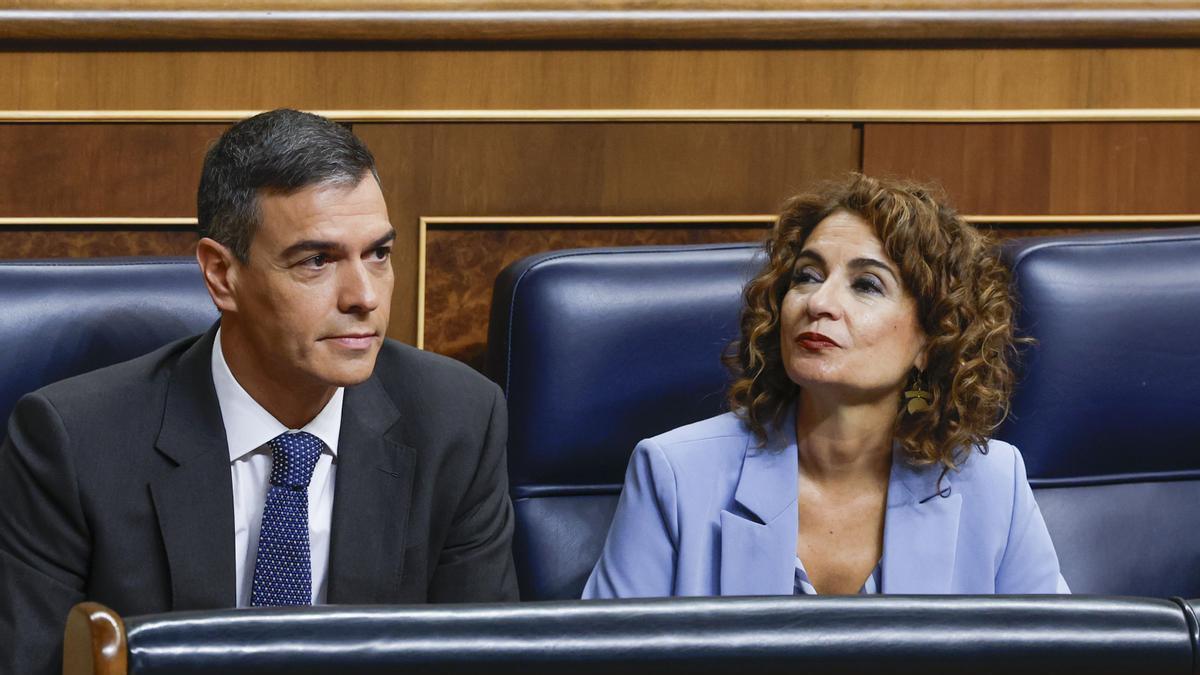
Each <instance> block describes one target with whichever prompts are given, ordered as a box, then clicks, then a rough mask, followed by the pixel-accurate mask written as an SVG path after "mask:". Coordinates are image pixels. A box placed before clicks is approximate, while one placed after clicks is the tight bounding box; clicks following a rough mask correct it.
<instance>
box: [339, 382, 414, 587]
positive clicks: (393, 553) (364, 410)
mask: <svg viewBox="0 0 1200 675" xmlns="http://www.w3.org/2000/svg"><path fill="white" fill-rule="evenodd" d="M399 419H400V413H399V411H398V410H397V408H396V406H395V404H394V403H393V402H392V400H391V398H390V397H389V396H388V394H387V392H386V391H384V389H383V385H381V384H380V383H379V380H378V378H377V377H375V376H372V377H371V378H370V379H369V380H367V381H366V382H364V383H363V384H361V385H357V386H355V387H349V388H347V389H346V398H345V402H344V403H343V406H342V430H341V437H340V439H339V440H338V460H337V481H336V485H335V487H334V499H333V527H332V529H331V534H330V542H329V587H328V593H327V596H328V597H327V599H328V601H329V602H330V603H331V604H333V603H337V604H378V603H387V602H398V601H399V599H400V598H399V591H400V575H401V573H402V571H403V563H404V549H405V537H406V534H407V526H408V516H409V507H410V503H411V501H412V493H413V479H414V476H415V473H416V452H415V451H414V450H413V449H412V448H411V447H409V446H408V445H406V444H405V443H404V442H403V441H402V440H401V439H400V438H399V430H398V427H399V425H398V424H397V423H398V421H399Z"/></svg>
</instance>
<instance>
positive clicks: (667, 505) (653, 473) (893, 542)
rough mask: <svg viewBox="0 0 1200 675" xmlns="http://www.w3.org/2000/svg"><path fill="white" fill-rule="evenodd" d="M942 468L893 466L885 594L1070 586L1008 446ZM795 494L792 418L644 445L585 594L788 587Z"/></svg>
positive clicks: (675, 434)
mask: <svg viewBox="0 0 1200 675" xmlns="http://www.w3.org/2000/svg"><path fill="white" fill-rule="evenodd" d="M940 474H941V469H940V467H938V466H932V467H924V468H914V467H912V466H911V465H909V464H908V463H906V462H905V461H904V460H903V459H902V457H901V456H900V455H899V454H897V456H896V458H895V460H894V461H893V462H892V473H891V478H890V479H889V481H888V496H887V511H886V513H885V514H884V526H883V575H882V582H883V586H882V589H881V590H882V592H884V593H910V594H946V593H949V594H972V593H1067V592H1069V590H1068V588H1067V584H1066V582H1065V581H1064V580H1063V578H1062V576H1061V574H1060V573H1059V567H1058V556H1057V555H1055V553H1054V544H1053V543H1052V542H1051V541H1050V534H1049V533H1048V532H1047V531H1046V524H1045V522H1044V521H1043V520H1042V514H1041V511H1040V510H1038V506H1037V503H1036V502H1035V501H1034V499H1033V492H1032V491H1031V490H1030V488H1029V483H1028V481H1027V480H1026V478H1025V463H1024V462H1023V461H1022V460H1021V454H1020V453H1019V452H1018V451H1017V449H1016V448H1014V447H1013V446H1011V445H1009V444H1007V443H1004V442H1002V441H995V440H993V441H989V443H988V453H987V454H986V455H984V454H980V453H979V452H972V453H971V454H970V456H969V457H968V459H967V460H966V461H965V462H963V463H962V464H961V465H960V467H959V470H958V471H951V472H949V473H947V474H946V476H945V478H943V479H942V484H941V493H940V494H939V492H938V487H937V480H938V476H939V475H940ZM796 492H797V454H796V433H795V424H794V422H793V421H792V420H786V421H784V423H783V424H782V425H781V426H780V428H779V430H778V431H772V433H771V435H770V436H769V437H768V439H767V442H766V444H765V447H758V446H757V443H755V442H754V437H753V435H752V434H751V433H750V431H749V430H748V429H747V427H746V426H745V425H744V424H743V423H742V422H741V421H740V420H739V419H738V418H736V417H735V416H734V415H732V414H730V413H726V414H724V415H720V416H718V417H713V418H710V419H707V420H704V421H702V422H697V423H695V424H690V425H688V426H685V427H680V428H678V429H675V430H673V431H670V432H667V433H665V434H662V435H661V436H656V437H654V438H650V439H647V440H644V441H642V442H641V443H639V444H638V446H637V449H635V450H634V452H633V457H632V458H630V460H629V469H628V471H627V472H626V475H625V487H624V490H623V491H622V492H621V499H620V502H619V503H618V505H617V511H616V515H615V516H614V517H613V522H612V527H611V528H610V529H609V532H608V539H607V541H606V542H605V544H604V552H603V554H602V555H601V556H600V560H599V562H597V563H596V567H595V569H593V570H592V574H591V577H589V578H588V581H587V586H586V587H584V590H583V597H584V598H614V597H658V596H671V595H791V594H792V592H793V585H794V577H795V557H796V529H797V508H796Z"/></svg>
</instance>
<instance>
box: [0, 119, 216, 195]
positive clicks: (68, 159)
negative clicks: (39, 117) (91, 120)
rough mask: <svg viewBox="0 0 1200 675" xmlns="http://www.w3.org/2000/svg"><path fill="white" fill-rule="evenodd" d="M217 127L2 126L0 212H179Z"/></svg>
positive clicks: (192, 190) (197, 177)
mask: <svg viewBox="0 0 1200 675" xmlns="http://www.w3.org/2000/svg"><path fill="white" fill-rule="evenodd" d="M224 129H225V125H222V124H86V125H83V124H81V125H75V124H2V125H0V216H39V217H46V216H124V217H144V216H164V217H171V216H186V215H193V214H195V212H196V185H197V184H198V182H199V180H200V166H201V163H202V162H203V158H204V152H205V151H206V150H207V148H208V144H209V143H210V142H212V141H213V140H215V139H216V138H217V137H218V136H220V134H221V132H222V131H223V130H224Z"/></svg>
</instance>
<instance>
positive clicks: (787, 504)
mask: <svg viewBox="0 0 1200 675" xmlns="http://www.w3.org/2000/svg"><path fill="white" fill-rule="evenodd" d="M753 440H754V439H753V438H751V439H749V444H752V443H753ZM749 444H748V445H749ZM796 461H797V459H796V439H795V422H794V418H792V417H791V416H790V415H789V416H787V418H786V419H785V420H784V421H783V423H782V424H781V425H780V426H779V428H777V429H773V430H772V433H771V435H770V436H769V437H768V438H767V442H766V443H765V444H764V446H763V447H761V448H757V447H747V448H746V455H745V459H743V460H742V473H741V476H740V477H739V479H738V485H737V491H736V492H735V494H734V501H736V502H737V504H738V506H740V507H741V508H742V509H743V510H744V512H734V511H730V510H723V511H721V562H720V565H721V588H720V593H721V595H791V593H792V589H793V585H794V582H795V581H794V580H795V569H796V564H795V560H796V525H797V514H796V497H797V495H796V487H797V482H796V480H797V479H796V471H797V464H796Z"/></svg>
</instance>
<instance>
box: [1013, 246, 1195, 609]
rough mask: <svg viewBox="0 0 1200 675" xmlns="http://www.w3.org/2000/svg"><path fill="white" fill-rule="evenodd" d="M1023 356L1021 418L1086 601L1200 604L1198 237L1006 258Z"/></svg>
mask: <svg viewBox="0 0 1200 675" xmlns="http://www.w3.org/2000/svg"><path fill="white" fill-rule="evenodd" d="M1005 255H1006V258H1007V259H1008V261H1009V264H1010V266H1011V267H1012V270H1013V277H1014V280H1015V283H1016V286H1017V289H1018V293H1019V296H1020V313H1019V324H1020V326H1021V329H1022V330H1023V331H1024V332H1025V333H1026V334H1028V335H1030V336H1032V337H1034V338H1036V339H1037V340H1038V343H1037V344H1036V345H1035V346H1033V347H1030V348H1027V349H1025V350H1024V355H1023V356H1024V358H1023V374H1022V376H1021V379H1020V381H1019V383H1018V388H1017V391H1016V395H1015V396H1014V398H1013V404H1012V417H1011V419H1010V421H1009V422H1008V423H1007V424H1006V425H1005V426H1004V428H1003V429H1001V430H1000V431H999V432H998V433H997V436H998V437H1000V438H1002V439H1004V440H1007V441H1009V442H1012V443H1013V444H1015V445H1016V446H1017V447H1019V448H1021V452H1022V454H1023V455H1024V457H1025V464H1026V466H1027V468H1028V470H1029V477H1030V482H1031V483H1032V484H1033V485H1034V488H1035V490H1036V494H1037V499H1038V502H1039V504H1040V505H1041V507H1042V511H1043V513H1044V515H1045V518H1046V524H1047V526H1048V528H1049V529H1050V534H1051V536H1052V538H1053V539H1054V542H1055V546H1056V548H1057V549H1058V554H1059V559H1060V560H1061V562H1062V567H1063V575H1064V577H1066V579H1067V582H1068V583H1069V584H1070V585H1071V589H1072V590H1073V591H1075V592H1076V593H1107V594H1128V595H1154V596H1159V597H1165V596H1171V595H1176V596H1184V597H1195V596H1198V595H1200V573H1198V572H1200V538H1197V537H1196V536H1195V532H1196V528H1197V525H1198V524H1200V516H1197V515H1196V505H1197V504H1200V339H1198V338H1200V228H1187V229H1178V230H1166V231H1150V232H1140V233H1121V234H1105V235H1082V236H1071V237H1055V238H1042V239H1029V240H1023V241H1017V242H1013V243H1011V244H1010V245H1008V246H1007V247H1006V250H1005Z"/></svg>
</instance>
